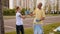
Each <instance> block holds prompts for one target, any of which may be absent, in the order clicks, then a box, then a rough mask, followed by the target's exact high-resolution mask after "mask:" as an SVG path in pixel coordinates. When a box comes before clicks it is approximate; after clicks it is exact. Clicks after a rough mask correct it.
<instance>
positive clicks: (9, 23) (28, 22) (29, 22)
mask: <svg viewBox="0 0 60 34" xmlns="http://www.w3.org/2000/svg"><path fill="white" fill-rule="evenodd" d="M4 22H5V23H4V24H5V32H7V31H8V32H10V31H13V30H15V23H16V20H15V19H5V20H4ZM53 22H60V16H47V17H46V19H45V20H44V25H46V24H50V23H53ZM32 26H33V18H26V19H25V20H24V27H25V28H30V27H32Z"/></svg>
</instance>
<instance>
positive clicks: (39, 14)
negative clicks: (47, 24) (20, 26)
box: [33, 8, 45, 24]
mask: <svg viewBox="0 0 60 34" xmlns="http://www.w3.org/2000/svg"><path fill="white" fill-rule="evenodd" d="M33 14H35V15H34V16H35V18H34V24H41V23H42V21H40V22H36V19H41V18H42V17H45V12H44V10H43V9H38V8H36V9H35V11H34V12H33Z"/></svg>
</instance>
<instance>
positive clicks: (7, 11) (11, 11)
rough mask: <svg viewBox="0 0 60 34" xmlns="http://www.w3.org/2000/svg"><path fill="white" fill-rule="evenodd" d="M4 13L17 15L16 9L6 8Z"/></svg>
mask: <svg viewBox="0 0 60 34" xmlns="http://www.w3.org/2000/svg"><path fill="white" fill-rule="evenodd" d="M3 15H5V16H8V15H9V16H10V15H15V9H4V10H3Z"/></svg>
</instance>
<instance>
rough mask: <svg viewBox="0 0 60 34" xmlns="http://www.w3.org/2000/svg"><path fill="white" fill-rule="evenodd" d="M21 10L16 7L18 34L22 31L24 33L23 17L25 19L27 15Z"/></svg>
mask: <svg viewBox="0 0 60 34" xmlns="http://www.w3.org/2000/svg"><path fill="white" fill-rule="evenodd" d="M20 12H21V11H20V8H19V7H17V8H16V32H17V34H20V32H21V33H22V34H24V27H23V20H22V18H23V19H25V16H23V15H21V13H20Z"/></svg>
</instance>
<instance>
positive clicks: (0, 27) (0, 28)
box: [0, 0, 4, 34]
mask: <svg viewBox="0 0 60 34" xmlns="http://www.w3.org/2000/svg"><path fill="white" fill-rule="evenodd" d="M2 5H3V3H2V0H0V34H4V21H3V15H2Z"/></svg>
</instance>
